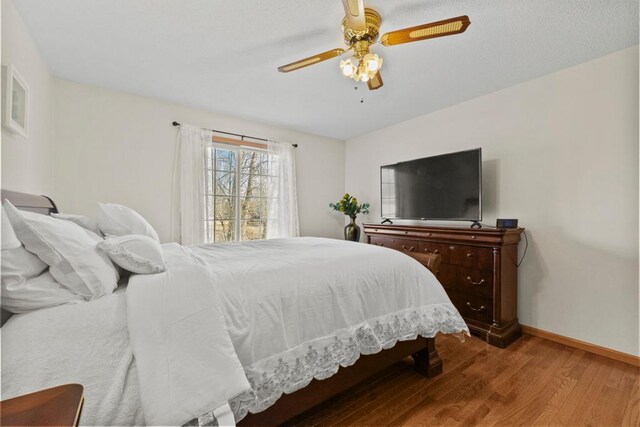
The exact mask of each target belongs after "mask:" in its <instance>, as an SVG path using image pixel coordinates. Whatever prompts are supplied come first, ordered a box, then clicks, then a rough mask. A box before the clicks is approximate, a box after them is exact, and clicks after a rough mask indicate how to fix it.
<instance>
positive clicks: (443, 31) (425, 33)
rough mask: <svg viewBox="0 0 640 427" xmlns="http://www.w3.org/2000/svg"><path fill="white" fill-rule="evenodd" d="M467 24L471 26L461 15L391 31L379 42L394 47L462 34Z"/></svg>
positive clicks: (466, 18)
mask: <svg viewBox="0 0 640 427" xmlns="http://www.w3.org/2000/svg"><path fill="white" fill-rule="evenodd" d="M469 24H471V21H469V17H468V16H467V15H463V16H458V17H456V18H450V19H445V20H444V21H438V22H431V23H429V24H423V25H418V26H416V27H411V28H405V29H403V30H397V31H391V32H390V33H387V34H385V35H383V36H382V38H381V39H380V41H381V42H382V44H383V45H385V46H394V45H397V44H403V43H411V42H417V41H420V40H426V39H433V38H436V37H443V36H451V35H453V34H460V33H463V32H464V31H465V30H466V29H467V27H468V26H469Z"/></svg>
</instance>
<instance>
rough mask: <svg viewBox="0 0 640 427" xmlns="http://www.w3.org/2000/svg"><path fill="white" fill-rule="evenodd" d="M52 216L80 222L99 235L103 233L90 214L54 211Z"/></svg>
mask: <svg viewBox="0 0 640 427" xmlns="http://www.w3.org/2000/svg"><path fill="white" fill-rule="evenodd" d="M51 216H52V217H54V218H58V219H64V220H65V221H71V222H73V223H74V224H78V225H79V226H80V227H82V228H85V229H87V230H89V231H92V232H94V233H95V234H97V235H98V236H101V235H102V233H101V232H100V229H98V224H97V223H96V221H95V220H93V219H92V218H89V217H88V216H84V215H74V214H64V213H52V214H51Z"/></svg>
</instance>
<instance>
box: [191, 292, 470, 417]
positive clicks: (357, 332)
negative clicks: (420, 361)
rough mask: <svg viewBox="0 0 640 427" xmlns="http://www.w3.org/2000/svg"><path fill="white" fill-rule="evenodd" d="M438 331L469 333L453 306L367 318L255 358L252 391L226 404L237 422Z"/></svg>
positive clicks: (250, 373) (250, 370) (250, 374)
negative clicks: (400, 343) (361, 361)
mask: <svg viewBox="0 0 640 427" xmlns="http://www.w3.org/2000/svg"><path fill="white" fill-rule="evenodd" d="M438 332H442V333H445V334H452V333H461V334H460V337H461V339H464V333H466V334H469V329H468V328H467V325H466V324H465V322H464V320H462V317H460V315H459V314H458V311H457V310H456V309H455V308H454V307H453V305H452V304H438V305H429V306H423V307H419V308H411V309H408V310H403V311H400V312H396V313H392V314H389V315H385V316H381V317H378V318H374V319H370V320H368V321H365V322H363V323H361V324H360V325H357V326H355V327H350V328H345V329H341V330H338V331H336V332H335V333H334V334H333V335H331V336H326V337H322V338H319V339H316V340H313V341H309V342H306V343H304V344H302V345H299V346H297V347H295V348H293V349H291V350H288V351H286V352H284V353H281V354H278V355H275V356H272V357H269V358H266V359H263V360H261V361H259V362H256V363H254V364H253V365H251V366H249V367H245V373H246V374H247V378H248V380H249V383H250V384H251V388H252V391H251V392H248V393H243V394H241V395H240V396H237V397H235V398H234V399H232V400H231V401H230V402H229V404H230V406H231V409H232V411H233V414H234V416H235V419H236V422H237V421H240V420H241V419H243V418H244V417H245V416H246V415H247V414H248V413H249V412H251V413H257V412H261V411H264V410H265V409H267V408H268V407H270V406H271V405H273V404H274V403H275V402H276V401H277V400H278V399H279V398H280V397H281V396H282V394H283V393H287V394H290V393H293V392H295V391H297V390H300V389H301V388H303V387H306V386H307V385H308V384H309V383H310V382H311V381H312V380H313V379H314V378H315V379H318V380H323V379H326V378H329V377H330V376H332V375H334V374H335V373H336V372H338V369H339V368H340V366H342V367H347V366H351V365H353V364H354V363H355V362H356V361H357V360H358V358H359V357H360V355H361V354H364V355H367V354H374V353H378V352H380V351H382V350H384V349H388V348H391V347H393V346H394V345H395V344H396V343H397V342H398V341H407V340H414V339H416V338H417V337H418V336H423V337H425V338H433V337H434V336H436V334H437V333H438ZM185 425H195V426H202V425H217V423H216V422H215V418H214V417H213V415H212V413H207V414H204V415H202V416H201V417H199V418H194V419H193V420H191V421H190V422H189V423H187V424H185Z"/></svg>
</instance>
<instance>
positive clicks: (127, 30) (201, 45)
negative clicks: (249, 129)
mask: <svg viewBox="0 0 640 427" xmlns="http://www.w3.org/2000/svg"><path fill="white" fill-rule="evenodd" d="M15 3H16V6H17V7H18V9H19V11H20V13H21V15H22V17H23V19H24V21H25V23H26V24H27V26H28V28H29V30H30V32H31V34H32V35H33V37H34V38H35V40H36V43H37V44H38V46H39V48H40V49H41V51H42V53H43V55H44V57H45V59H46V60H47V62H48V63H49V65H50V67H51V70H52V72H53V74H54V75H55V76H57V77H61V78H64V79H69V80H73V81H77V82H85V83H91V84H95V85H99V86H103V87H106V88H110V89H114V90H118V91H124V92H129V93H133V94H138V95H143V96H148V97H153V98H159V99H163V100H168V101H173V102H177V103H180V104H185V105H189V106H193V107H199V108H203V109H205V110H209V111H215V112H220V113H225V114H229V115H233V116H238V117H242V118H246V119H251V120H255V121H259V122H262V123H267V124H273V125H278V126H283V127H287V128H291V129H296V130H300V131H304V132H309V133H314V134H318V135H324V136H329V137H334V138H339V139H347V138H350V137H353V136H356V135H360V134H363V133H366V132H370V131H372V130H375V129H379V128H382V127H385V126H388V125H390V124H394V123H398V122H401V121H404V120H408V119H410V118H413V117H416V116H419V115H422V114H425V113H429V112H432V111H435V110H438V109H441V108H443V107H446V106H449V105H453V104H456V103H459V102H462V101H465V100H468V99H472V98H475V97H477V96H480V95H483V94H486V93H490V92H493V91H496V90H499V89H502V88H505V87H508V86H512V85H514V84H517V83H520V82H524V81H527V80H530V79H532V78H535V77H538V76H541V75H544V74H548V73H551V72H554V71H556V70H560V69H562V68H566V67H569V66H571V65H574V64H578V63H581V62H585V61H587V60H589V59H592V58H596V57H598V56H602V55H605V54H607V53H610V52H613V51H616V50H620V49H622V48H625V47H629V46H632V45H636V44H638V1H637V0H510V1H505V0H484V1H479V0H406V1H401V0H371V1H366V0H365V4H366V5H367V6H370V7H373V8H375V9H376V10H378V11H379V12H380V14H381V15H382V19H383V22H382V29H381V33H384V32H387V31H390V30H395V29H399V28H404V27H409V26H413V25H418V24H422V23H425V22H431V21H436V20H441V19H445V18H449V17H453V16H458V15H463V14H467V15H469V17H470V19H471V26H470V27H469V28H468V29H467V31H466V32H465V33H463V34H460V35H456V36H452V37H446V38H438V39H434V40H427V41H423V42H417V43H413V44H407V45H401V46H394V47H391V48H385V47H383V46H381V45H378V46H376V47H375V48H374V51H375V52H377V53H379V54H381V56H383V58H384V66H383V69H382V75H383V79H384V83H385V85H384V87H383V88H381V89H380V90H378V91H377V92H369V91H368V90H366V85H363V84H358V87H359V88H358V90H354V86H355V85H356V84H355V83H354V82H353V81H352V80H350V79H347V78H345V77H342V75H341V74H340V70H339V67H338V62H339V59H338V58H336V59H334V60H330V61H327V62H324V63H321V64H317V65H315V66H312V67H307V68H304V69H302V70H299V71H296V72H293V73H289V74H281V73H278V72H277V71H276V68H277V67H278V66H279V65H283V64H286V63H288V62H291V61H293V60H297V59H301V58H304V57H306V56H310V55H313V54H316V53H319V52H323V51H326V50H329V49H334V48H337V47H343V43H342V40H341V33H340V22H341V19H342V16H343V10H342V4H341V2H340V0H261V1H258V0H228V1H222V0H189V1H184V0H89V1H87V0H55V1H51V0H15ZM594 83H595V82H594ZM362 98H364V102H361V99H362ZM209 125H211V126H215V123H211V124H209Z"/></svg>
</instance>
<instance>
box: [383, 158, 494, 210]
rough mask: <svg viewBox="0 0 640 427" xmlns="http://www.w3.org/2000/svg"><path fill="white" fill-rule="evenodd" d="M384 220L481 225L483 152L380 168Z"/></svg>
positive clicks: (419, 160) (418, 160) (420, 160)
mask: <svg viewBox="0 0 640 427" xmlns="http://www.w3.org/2000/svg"><path fill="white" fill-rule="evenodd" d="M380 183H381V199H382V200H381V211H382V218H397V219H432V220H448V221H451V220H460V221H480V220H481V219H482V199H481V192H482V191H481V190H482V150H481V149H480V148H477V149H474V150H468V151H460V152H457V153H449V154H442V155H439V156H433V157H426V158H424V159H417V160H411V161H408V162H402V163H397V164H395V165H388V166H382V167H381V168H380Z"/></svg>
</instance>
